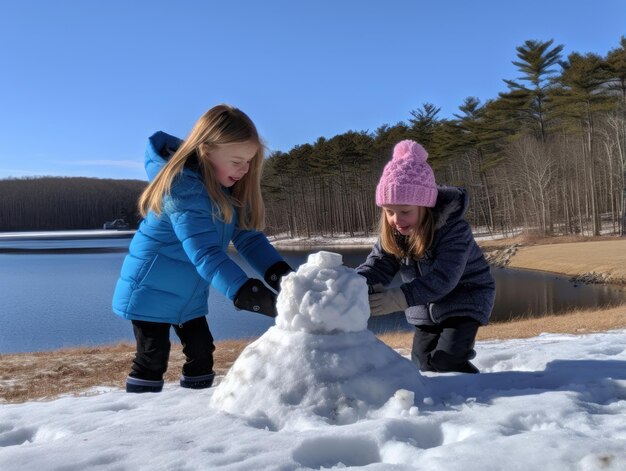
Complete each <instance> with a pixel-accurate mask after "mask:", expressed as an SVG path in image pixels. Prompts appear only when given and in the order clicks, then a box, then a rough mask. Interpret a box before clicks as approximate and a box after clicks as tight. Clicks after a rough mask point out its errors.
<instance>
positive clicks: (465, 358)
mask: <svg viewBox="0 0 626 471" xmlns="http://www.w3.org/2000/svg"><path fill="white" fill-rule="evenodd" d="M479 326H480V323H479V322H478V321H476V320H474V319H472V318H470V317H451V318H448V319H446V320H444V321H443V322H441V323H440V324H435V325H418V326H415V334H414V335H413V349H412V351H411V360H413V363H415V364H416V365H417V366H418V367H419V368H420V370H422V371H439V372H445V371H459V372H462V373H478V369H477V368H476V367H475V366H474V365H473V364H472V363H471V362H470V361H469V360H471V359H472V358H474V357H475V356H476V352H475V351H474V342H475V340H476V333H477V332H478V327H479Z"/></svg>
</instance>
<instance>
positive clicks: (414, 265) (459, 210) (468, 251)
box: [357, 186, 495, 325]
mask: <svg viewBox="0 0 626 471" xmlns="http://www.w3.org/2000/svg"><path fill="white" fill-rule="evenodd" d="M467 205H468V196H467V192H466V191H465V189H463V188H457V187H442V186H440V187H439V192H438V196H437V202H436V204H435V207H434V208H433V215H434V224H435V233H434V237H433V242H432V244H431V246H430V247H429V248H428V250H426V253H425V254H424V256H423V257H422V258H421V259H419V260H415V259H413V258H409V257H406V258H404V259H402V260H398V259H397V258H396V257H395V256H394V255H392V254H389V253H387V252H385V251H384V250H383V249H382V248H381V246H380V241H378V242H376V244H375V245H374V248H373V250H372V252H371V253H370V254H369V255H368V257H367V260H366V261H365V262H364V263H363V264H362V265H360V266H359V267H358V268H357V272H358V273H359V274H361V275H363V276H364V277H365V278H367V283H368V285H375V284H383V285H384V286H386V285H388V284H389V283H390V282H391V281H392V279H393V278H394V276H395V275H396V273H398V272H400V277H401V279H402V283H403V284H402V285H401V288H402V291H403V292H404V295H405V297H406V300H407V303H408V305H409V308H408V309H407V310H406V311H405V314H406V317H407V320H408V322H409V323H411V324H415V325H428V324H433V323H435V324H438V323H440V322H441V321H443V320H444V319H447V318H450V317H455V316H467V317H472V318H474V319H476V320H477V321H478V322H480V323H481V324H482V325H485V324H487V323H488V322H489V316H490V315H491V310H492V308H493V303H494V299H495V282H494V280H493V277H492V275H491V271H490V268H489V264H488V263H487V261H486V260H485V257H484V255H483V252H482V250H481V249H480V247H478V244H476V241H475V240H474V236H473V235H472V230H471V228H470V225H469V223H468V222H467V221H466V220H465V218H464V214H465V212H466V211H467Z"/></svg>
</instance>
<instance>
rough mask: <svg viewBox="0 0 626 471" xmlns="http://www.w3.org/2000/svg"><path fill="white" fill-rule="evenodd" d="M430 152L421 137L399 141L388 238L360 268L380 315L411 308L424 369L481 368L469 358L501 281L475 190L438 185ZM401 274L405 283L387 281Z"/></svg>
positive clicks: (386, 181)
mask: <svg viewBox="0 0 626 471" xmlns="http://www.w3.org/2000/svg"><path fill="white" fill-rule="evenodd" d="M427 158H428V154H427V153H426V151H425V150H424V148H423V147H422V146H420V145H419V144H418V143H417V142H414V141H410V140H406V141H401V142H399V143H398V144H397V145H396V146H395V147H394V150H393V158H392V160H391V161H390V162H388V163H387V165H386V166H385V169H384V170H383V174H382V176H381V178H380V181H379V183H378V186H377V187H376V205H377V206H380V207H382V213H381V219H380V237H379V240H378V242H376V244H375V246H374V248H373V250H372V252H371V253H370V254H369V255H368V257H367V260H366V261H365V262H364V263H363V264H362V265H361V266H359V267H358V268H357V272H358V273H360V274H361V275H363V276H364V277H365V278H367V283H368V285H369V292H370V295H369V302H370V310H371V314H372V315H373V316H377V315H384V314H390V313H392V312H396V311H404V313H405V315H406V318H407V320H408V322H409V323H411V324H413V325H415V333H414V336H413V348H412V352H411V358H412V359H413V361H414V362H415V363H416V364H417V365H418V366H419V367H420V369H421V370H422V371H459V372H463V373H478V369H477V368H476V367H475V366H474V365H473V364H472V363H471V362H470V361H469V360H471V359H472V358H473V357H474V356H475V352H474V341H475V338H476V333H477V331H478V327H479V326H480V325H485V324H487V323H488V321H489V316H490V315H491V309H492V308H493V303H494V298H495V283H494V280H493V277H492V276H491V272H490V269H489V265H488V264H487V262H486V261H485V257H484V256H483V253H482V251H481V249H480V248H479V247H478V245H477V244H476V241H475V240H474V237H473V235H472V230H471V228H470V226H469V224H468V223H467V221H466V220H465V218H464V214H465V211H466V210H467V205H468V198H467V193H466V192H465V190H464V189H462V188H456V187H438V186H437V185H436V184H435V177H434V174H433V171H432V169H431V168H430V166H429V165H428V163H427V162H426V159H427ZM397 273H399V274H400V277H401V280H402V284H401V285H400V286H398V287H394V288H387V286H388V285H389V284H390V282H391V281H392V279H393V278H394V277H395V275H396V274H397Z"/></svg>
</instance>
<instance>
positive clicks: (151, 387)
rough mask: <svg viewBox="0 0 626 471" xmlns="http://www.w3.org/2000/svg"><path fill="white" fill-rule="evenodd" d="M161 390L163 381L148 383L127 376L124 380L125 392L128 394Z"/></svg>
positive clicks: (147, 381) (145, 380)
mask: <svg viewBox="0 0 626 471" xmlns="http://www.w3.org/2000/svg"><path fill="white" fill-rule="evenodd" d="M162 389H163V380H161V381H150V380H147V379H139V378H134V377H132V376H129V377H128V378H126V392H129V393H145V392H154V393H157V392H161V390H162Z"/></svg>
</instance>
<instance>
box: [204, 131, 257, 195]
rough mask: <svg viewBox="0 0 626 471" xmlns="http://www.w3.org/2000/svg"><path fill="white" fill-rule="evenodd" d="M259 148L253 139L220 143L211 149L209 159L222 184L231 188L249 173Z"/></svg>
mask: <svg viewBox="0 0 626 471" xmlns="http://www.w3.org/2000/svg"><path fill="white" fill-rule="evenodd" d="M258 150H259V146H258V145H257V144H256V143H255V142H253V141H245V142H233V143H232V144H220V145H217V146H215V147H211V148H210V149H209V153H208V155H209V156H208V160H209V163H210V164H211V167H213V171H214V172H215V176H216V177H217V180H218V181H219V182H220V184H221V185H222V186H225V187H226V188H230V187H231V186H233V185H234V184H235V183H237V182H238V181H239V180H241V179H242V178H243V176H244V175H245V174H246V173H248V170H249V169H250V162H251V161H252V159H253V158H254V156H255V155H256V153H257V151H258Z"/></svg>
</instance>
